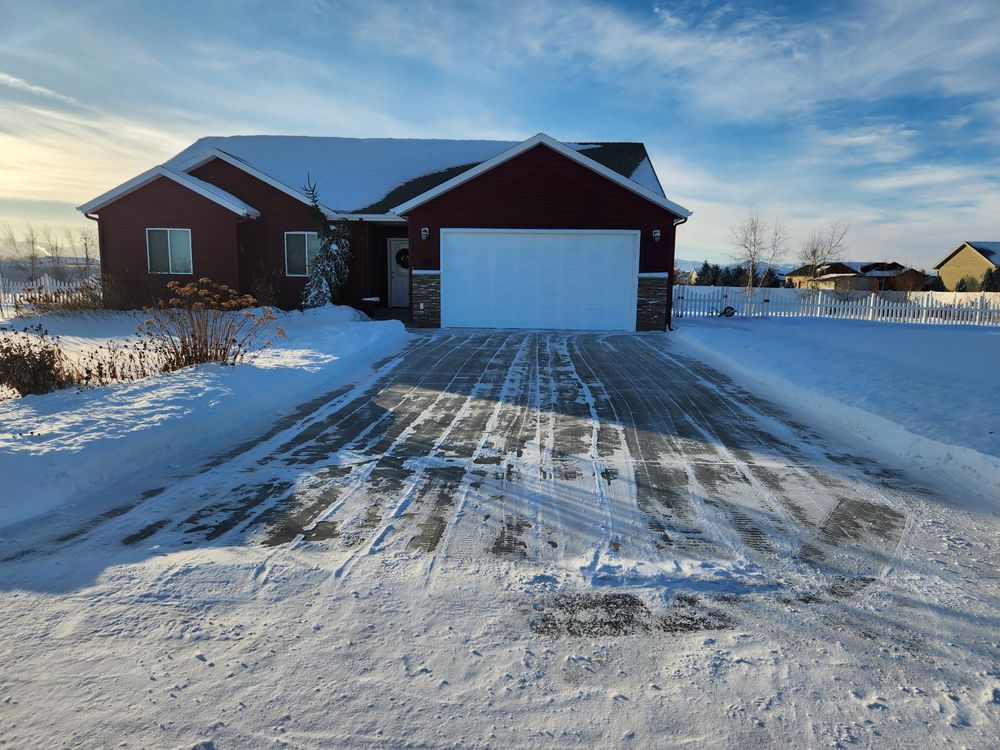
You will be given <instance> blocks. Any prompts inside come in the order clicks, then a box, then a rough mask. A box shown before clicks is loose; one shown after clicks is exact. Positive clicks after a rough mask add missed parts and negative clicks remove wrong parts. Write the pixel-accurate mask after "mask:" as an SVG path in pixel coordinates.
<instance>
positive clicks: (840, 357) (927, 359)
mask: <svg viewBox="0 0 1000 750" xmlns="http://www.w3.org/2000/svg"><path fill="white" fill-rule="evenodd" d="M676 326H677V329H678V335H677V341H678V343H680V344H683V345H685V346H686V347H687V348H688V349H689V350H690V351H691V352H693V353H695V354H697V355H698V356H700V357H702V358H704V359H705V360H706V361H708V362H711V363H712V364H713V365H715V366H717V367H719V368H721V369H722V370H723V371H725V372H728V373H731V374H732V375H734V376H736V377H737V378H738V380H739V381H740V383H741V384H743V385H744V386H748V387H751V388H754V389H755V390H759V391H761V392H762V393H764V394H765V395H767V396H768V397H770V398H773V399H775V400H777V401H778V402H780V403H784V404H786V405H788V406H790V407H791V408H793V409H794V410H795V411H796V412H798V413H801V414H808V415H809V416H810V418H811V419H813V420H817V421H818V422H819V423H820V424H827V425H833V426H835V427H839V428H842V429H845V430H847V431H848V432H850V433H852V434H855V435H859V436H862V437H864V438H866V439H867V440H869V441H871V442H872V443H873V444H875V445H876V446H878V447H879V448H881V449H884V450H887V451H889V452H890V453H893V454H895V455H897V456H899V457H902V458H904V459H906V460H908V461H910V462H912V463H913V464H914V465H915V466H917V467H920V468H922V469H924V470H925V471H928V472H933V473H939V474H941V475H943V476H945V477H947V478H948V479H949V480H951V481H954V482H957V483H959V484H960V485H962V486H963V487H965V488H967V489H968V490H969V491H970V492H971V493H973V494H978V495H983V496H985V497H987V498H992V499H994V500H996V501H997V506H996V507H997V508H998V509H1000V409H998V408H997V406H996V390H997V386H998V383H1000V328H989V327H977V326H931V325H903V324H892V323H869V322H866V321H853V320H821V319H804V318H798V319H796V318H787V319H769V320H730V319H687V320H680V321H677V323H676Z"/></svg>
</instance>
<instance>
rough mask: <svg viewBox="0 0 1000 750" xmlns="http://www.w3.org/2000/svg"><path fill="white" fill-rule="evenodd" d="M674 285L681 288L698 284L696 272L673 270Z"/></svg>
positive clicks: (692, 270)
mask: <svg viewBox="0 0 1000 750" xmlns="http://www.w3.org/2000/svg"><path fill="white" fill-rule="evenodd" d="M674 283H675V284H680V285H681V286H693V285H695V284H697V283H698V272H697V271H695V270H694V269H693V268H692V269H691V270H690V271H682V270H680V269H674Z"/></svg>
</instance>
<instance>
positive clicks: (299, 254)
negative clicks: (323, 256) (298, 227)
mask: <svg viewBox="0 0 1000 750" xmlns="http://www.w3.org/2000/svg"><path fill="white" fill-rule="evenodd" d="M318 253H319V235H318V234H317V233H316V232H285V275H286V276H308V275H309V269H310V268H311V267H312V263H313V261H314V260H315V259H316V255H317V254H318Z"/></svg>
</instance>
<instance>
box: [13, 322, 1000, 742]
mask: <svg viewBox="0 0 1000 750" xmlns="http://www.w3.org/2000/svg"><path fill="white" fill-rule="evenodd" d="M120 491H121V490H116V488H108V490H107V493H109V494H111V495H115V493H116V492H120ZM130 492H131V490H130ZM951 492H952V490H950V489H949V488H947V487H944V486H942V485H941V484H940V483H935V482H934V481H933V480H932V479H930V478H925V477H919V476H915V475H914V473H913V472H912V471H911V470H908V469H907V468H906V467H901V466H896V465H893V464H892V463H891V462H890V461H889V460H888V459H885V458H884V457H883V458H879V457H872V456H870V455H866V454H864V453H861V452H859V451H858V448H857V445H856V444H855V443H854V441H852V440H851V439H850V437H849V436H843V435H839V436H838V435H831V434H829V433H827V432H826V431H824V430H822V429H821V428H819V427H818V426H816V425H809V424H807V423H806V420H803V419H800V418H796V417H795V416H793V415H791V414H788V413H786V412H784V411H782V410H781V409H779V408H778V407H776V406H775V405H773V404H771V403H769V402H766V401H762V400H760V399H758V398H756V397H754V396H752V395H751V394H749V393H747V392H745V391H743V390H742V389H741V388H739V387H738V385H736V384H734V383H732V382H730V381H729V380H728V379H727V378H725V377H724V376H722V375H720V374H719V373H717V372H716V371H714V370H711V369H709V368H708V367H706V366H705V365H703V364H701V363H699V362H698V361H697V360H695V359H693V358H692V357H691V356H689V355H686V354H684V353H682V352H681V351H680V350H678V349H676V348H675V347H674V346H673V345H672V343H671V340H670V338H669V336H665V335H661V334H651V335H634V334H632V335H625V334H622V335H617V334H607V335H597V334H559V333H525V332H513V333H512V332H461V333H455V332H434V333H426V334H418V335H414V336H413V337H412V340H411V343H410V345H409V347H408V349H407V350H406V351H405V352H404V353H403V354H402V355H401V356H398V357H395V358H393V359H391V360H387V361H385V362H382V363H380V364H379V365H378V366H377V369H376V372H375V373H374V374H373V375H372V377H371V378H370V379H369V380H367V381H365V382H363V383H360V384H359V385H357V386H354V387H349V388H342V389H340V390H339V391H337V392H335V393H331V394H328V395H327V396H326V397H324V398H323V399H320V400H318V401H316V402H314V403H311V404H307V405H304V406H303V408H302V409H300V411H299V413H298V414H297V415H295V416H294V417H292V418H289V419H286V420H284V421H283V422H282V423H280V424H277V425H275V427H274V429H273V430H272V431H271V432H270V433H269V434H268V435H266V436H264V437H262V438H257V439H254V440H253V441H251V442H250V443H248V444H246V445H243V446H240V447H234V448H231V449H227V450H226V451H220V455H219V456H218V457H217V458H215V459H214V460H212V461H211V462H210V464H209V465H208V466H206V467H202V468H201V469H199V470H198V471H197V472H196V473H194V474H193V475H188V476H185V475H184V472H183V470H180V471H179V472H178V476H177V477H176V480H175V481H173V482H171V483H169V484H167V485H165V486H150V487H145V488H142V490H141V491H135V492H131V494H128V496H122V497H117V495H116V496H115V502H114V503H113V504H112V506H111V507H110V510H107V511H105V512H103V513H101V514H100V515H98V516H96V517H88V518H73V517H64V518H60V519H58V520H57V521H56V522H54V523H53V524H45V523H39V524H37V525H36V526H34V527H32V528H30V529H24V528H22V529H20V530H19V531H18V533H17V535H16V536H14V535H10V534H8V535H7V536H6V537H3V538H0V543H2V544H3V547H2V550H3V553H4V554H3V557H4V562H3V564H2V568H0V588H2V596H3V597H4V604H3V606H2V608H0V664H2V670H3V671H2V673H0V701H4V700H6V703H2V702H0V722H2V723H0V737H6V738H10V739H11V744H12V746H17V745H29V746H42V745H45V746H52V745H57V744H59V743H66V744H71V743H76V742H79V743H82V744H83V745H85V746H87V745H91V746H95V747H96V746H107V745H110V744H117V743H118V742H127V743H128V745H129V746H133V745H134V746H140V745H144V744H145V745H155V746H167V747H173V746H188V747H189V746H193V745H195V744H196V743H197V742H203V741H209V742H214V743H215V746H216V747H219V748H223V747H230V746H232V747H248V746H271V745H272V744H275V743H281V742H284V743H287V745H288V746H291V747H321V746H329V745H331V744H333V745H338V746H368V745H381V744H403V743H415V744H426V745H440V746H455V745H461V746H479V745H499V746H511V745H533V746H538V745H542V746H546V745H553V746H565V745H567V744H569V745H573V744H587V745H592V744H599V743H603V744H608V743H612V744H613V743H632V742H635V743H637V744H639V745H643V746H649V745H653V744H661V743H665V742H675V743H676V742H683V741H691V742H693V741H698V742H699V743H706V742H707V743H709V744H712V743H718V744H730V745H732V744H738V743H744V742H745V743H750V742H780V743H786V744H791V745H798V746H804V745H820V744H824V745H826V744H837V743H841V744H843V743H850V742H857V741H861V742H862V743H864V744H880V745H890V746H891V745H901V746H903V745H912V744H914V743H917V744H926V743H928V742H930V743H937V742H939V741H941V740H943V738H944V737H945V736H952V737H953V739H954V740H955V741H956V742H959V743H962V744H966V745H970V746H976V745H987V744H989V740H990V738H995V737H996V736H997V733H998V718H1000V668H998V661H997V659H998V655H1000V648H998V638H997V632H998V628H1000V620H998V617H997V612H1000V606H998V605H1000V586H998V574H997V573H996V570H997V564H998V563H1000V555H998V547H997V545H998V539H1000V536H998V534H997V531H998V530H1000V524H998V522H997V517H996V515H995V514H991V513H980V514H975V513H973V512H971V511H966V510H961V509H959V508H958V507H957V504H956V503H957V501H960V500H961V499H962V498H960V497H953V496H951ZM955 492H957V491H955ZM0 745H2V742H0Z"/></svg>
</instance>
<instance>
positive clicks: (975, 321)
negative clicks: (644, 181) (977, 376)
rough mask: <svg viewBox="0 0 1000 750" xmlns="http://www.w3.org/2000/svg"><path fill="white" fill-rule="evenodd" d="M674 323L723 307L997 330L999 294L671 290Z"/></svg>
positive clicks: (742, 312)
mask: <svg viewBox="0 0 1000 750" xmlns="http://www.w3.org/2000/svg"><path fill="white" fill-rule="evenodd" d="M673 299H674V304H673V315H674V317H675V318H705V317H712V316H716V315H719V313H720V312H721V311H722V310H724V309H725V308H726V307H732V308H734V309H735V310H736V315H738V316H741V317H754V318H791V317H811V318H841V319H846V320H878V321H886V322H892V323H927V324H949V325H985V326H1000V292H834V291H827V290H823V291H820V290H810V289H757V290H754V293H753V294H752V295H751V296H750V297H748V296H747V293H746V290H745V289H743V288H739V287H713V286H680V285H678V286H675V287H674V298H673Z"/></svg>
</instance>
